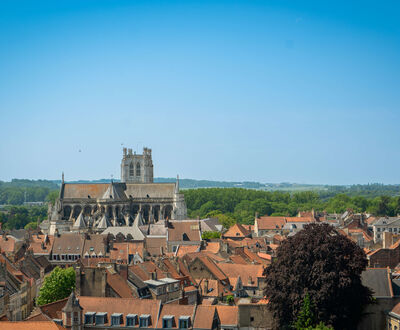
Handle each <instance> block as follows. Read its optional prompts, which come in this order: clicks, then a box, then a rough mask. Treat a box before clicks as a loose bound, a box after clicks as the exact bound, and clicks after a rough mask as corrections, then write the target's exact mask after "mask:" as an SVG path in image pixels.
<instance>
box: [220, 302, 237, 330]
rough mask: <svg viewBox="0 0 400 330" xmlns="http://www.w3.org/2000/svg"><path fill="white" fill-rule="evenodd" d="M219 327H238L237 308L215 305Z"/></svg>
mask: <svg viewBox="0 0 400 330" xmlns="http://www.w3.org/2000/svg"><path fill="white" fill-rule="evenodd" d="M216 308H217V311H218V316H219V319H220V321H221V326H233V327H239V319H238V318H239V308H238V307H237V306H222V305H216Z"/></svg>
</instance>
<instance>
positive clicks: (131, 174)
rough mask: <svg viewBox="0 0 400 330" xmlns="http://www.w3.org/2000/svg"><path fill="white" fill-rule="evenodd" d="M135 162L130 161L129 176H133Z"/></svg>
mask: <svg viewBox="0 0 400 330" xmlns="http://www.w3.org/2000/svg"><path fill="white" fill-rule="evenodd" d="M133 175H134V174H133V163H130V165H129V176H133Z"/></svg>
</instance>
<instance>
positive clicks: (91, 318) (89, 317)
mask: <svg viewBox="0 0 400 330" xmlns="http://www.w3.org/2000/svg"><path fill="white" fill-rule="evenodd" d="M95 314H96V313H94V312H87V313H85V324H93V323H94V316H95Z"/></svg>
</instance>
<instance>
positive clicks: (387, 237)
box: [382, 231, 393, 249]
mask: <svg viewBox="0 0 400 330" xmlns="http://www.w3.org/2000/svg"><path fill="white" fill-rule="evenodd" d="M392 237H393V234H392V233H389V232H387V231H385V232H384V233H383V244H382V245H383V246H382V247H383V248H384V249H388V248H389V247H390V246H391V245H392Z"/></svg>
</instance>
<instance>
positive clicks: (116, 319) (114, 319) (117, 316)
mask: <svg viewBox="0 0 400 330" xmlns="http://www.w3.org/2000/svg"><path fill="white" fill-rule="evenodd" d="M122 322H123V318H122V313H114V314H112V315H111V325H121V324H122Z"/></svg>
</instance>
